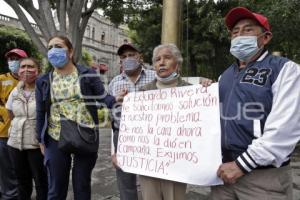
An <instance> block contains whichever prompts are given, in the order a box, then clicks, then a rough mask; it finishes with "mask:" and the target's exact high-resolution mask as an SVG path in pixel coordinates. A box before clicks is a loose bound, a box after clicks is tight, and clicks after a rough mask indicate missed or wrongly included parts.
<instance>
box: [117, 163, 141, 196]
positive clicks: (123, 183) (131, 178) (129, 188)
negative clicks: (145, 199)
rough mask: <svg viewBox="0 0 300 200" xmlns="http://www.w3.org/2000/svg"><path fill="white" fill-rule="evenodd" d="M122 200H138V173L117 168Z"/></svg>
mask: <svg viewBox="0 0 300 200" xmlns="http://www.w3.org/2000/svg"><path fill="white" fill-rule="evenodd" d="M116 174H117V182H118V188H119V191H120V200H138V194H137V187H136V175H135V174H131V173H127V172H123V171H122V170H121V169H116Z"/></svg>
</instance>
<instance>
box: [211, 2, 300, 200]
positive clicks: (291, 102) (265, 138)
mask: <svg viewBox="0 0 300 200" xmlns="http://www.w3.org/2000/svg"><path fill="white" fill-rule="evenodd" d="M225 23H226V26H227V28H228V29H229V31H230V34H231V47H230V53H231V54H232V55H233V56H234V57H235V58H236V63H234V64H232V65H231V66H230V67H228V68H227V70H225V72H223V74H222V75H221V77H220V80H219V93H220V106H221V131H222V157H223V164H222V165H221V166H220V167H219V169H218V172H217V174H218V176H219V177H220V178H221V179H223V181H224V183H225V184H224V185H220V186H213V187H212V195H211V197H212V199H214V200H220V199H222V200H223V199H228V200H229V199H230V200H235V199H236V200H237V199H243V200H248V199H249V200H250V199H251V200H252V199H257V200H258V199H292V176H291V167H290V165H289V162H290V158H289V156H290V154H291V153H292V152H293V150H294V148H295V145H296V144H297V142H298V140H299V138H300V92H299V86H300V67H299V65H297V64H296V63H294V62H292V61H290V60H288V59H287V58H282V57H278V56H272V55H271V54H270V53H269V52H268V51H267V50H266V48H265V46H266V45H267V44H268V43H269V42H270V40H271V38H272V33H271V28H270V25H269V22H268V19H267V18H266V17H265V16H263V15H261V14H258V13H253V12H251V11H250V10H248V9H246V8H243V7H237V8H234V9H232V10H230V11H229V13H228V14H227V15H226V17H225Z"/></svg>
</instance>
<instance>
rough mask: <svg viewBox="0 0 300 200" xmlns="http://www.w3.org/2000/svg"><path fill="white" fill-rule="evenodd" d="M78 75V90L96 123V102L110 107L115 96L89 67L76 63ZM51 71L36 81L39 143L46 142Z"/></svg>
mask: <svg viewBox="0 0 300 200" xmlns="http://www.w3.org/2000/svg"><path fill="white" fill-rule="evenodd" d="M76 68H77V71H78V76H79V80H80V90H81V93H82V95H83V96H84V102H85V103H86V107H87V109H88V110H89V112H90V114H91V116H92V118H93V120H94V122H95V124H96V125H98V124H99V122H98V115H97V105H96V104H97V103H100V105H101V104H105V105H106V106H107V107H108V108H112V106H113V105H114V103H115V102H116V101H115V98H114V97H113V96H110V95H108V94H107V92H106V91H105V88H104V86H103V84H102V82H101V80H100V77H99V76H98V75H97V73H96V72H95V71H94V70H92V69H89V68H86V67H83V66H80V65H77V66H76ZM52 74H53V71H51V72H49V73H46V74H44V75H43V76H41V77H39V78H38V80H37V81H36V93H35V94H36V113H37V116H36V120H37V123H36V129H37V138H38V141H39V142H40V143H43V144H47V137H48V134H47V130H48V118H49V115H50V107H51V95H50V88H51V86H50V84H51V81H50V80H51V79H52Z"/></svg>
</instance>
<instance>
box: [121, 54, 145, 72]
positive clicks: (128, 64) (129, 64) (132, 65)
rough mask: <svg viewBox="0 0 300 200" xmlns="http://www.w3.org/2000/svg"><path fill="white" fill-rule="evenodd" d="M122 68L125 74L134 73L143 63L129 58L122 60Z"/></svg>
mask: <svg viewBox="0 0 300 200" xmlns="http://www.w3.org/2000/svg"><path fill="white" fill-rule="evenodd" d="M122 66H123V69H124V71H125V72H128V71H134V70H136V69H137V68H139V67H140V66H141V63H140V62H139V61H138V60H137V59H136V58H134V57H128V58H125V59H124V60H122Z"/></svg>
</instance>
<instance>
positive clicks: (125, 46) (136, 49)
mask: <svg viewBox="0 0 300 200" xmlns="http://www.w3.org/2000/svg"><path fill="white" fill-rule="evenodd" d="M126 49H131V50H134V51H137V52H140V50H139V49H138V48H137V47H136V46H134V45H133V44H130V43H125V44H122V45H121V46H120V47H119V49H118V51H117V54H118V55H119V56H120V55H121V54H122V53H123V52H124V51H125V50H126Z"/></svg>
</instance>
